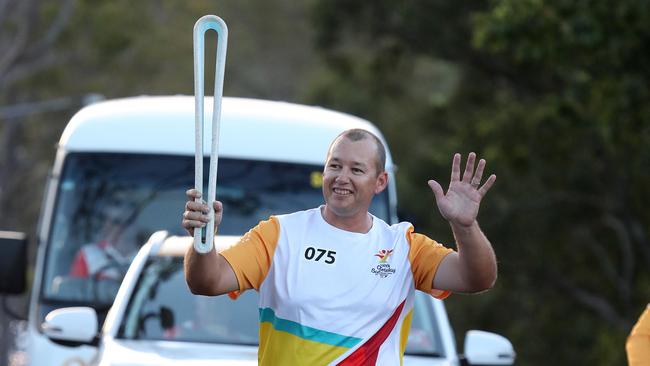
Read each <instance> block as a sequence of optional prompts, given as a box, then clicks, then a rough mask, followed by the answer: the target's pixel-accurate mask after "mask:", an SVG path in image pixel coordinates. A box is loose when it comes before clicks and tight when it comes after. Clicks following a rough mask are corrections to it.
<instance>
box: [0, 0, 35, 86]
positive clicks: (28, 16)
mask: <svg viewBox="0 0 650 366" xmlns="http://www.w3.org/2000/svg"><path fill="white" fill-rule="evenodd" d="M32 5H33V0H25V1H22V2H20V3H19V8H18V11H17V13H18V15H17V18H18V19H17V20H16V22H15V24H16V27H17V30H16V33H15V35H14V37H13V38H12V39H11V41H10V42H9V44H8V48H7V49H6V50H5V51H4V52H3V55H2V57H0V76H1V75H3V74H4V73H6V72H7V70H9V69H10V68H11V67H12V65H13V64H14V62H15V61H16V60H17V59H18V58H19V57H20V55H21V54H22V53H23V52H24V51H25V45H26V44H27V40H28V38H29V32H30V30H31V28H32V22H33V21H34V19H33V13H32V9H33V7H32Z"/></svg>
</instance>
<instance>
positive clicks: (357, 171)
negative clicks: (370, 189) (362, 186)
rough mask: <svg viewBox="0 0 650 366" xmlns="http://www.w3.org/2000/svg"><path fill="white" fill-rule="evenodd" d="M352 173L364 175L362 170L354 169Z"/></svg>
mask: <svg viewBox="0 0 650 366" xmlns="http://www.w3.org/2000/svg"><path fill="white" fill-rule="evenodd" d="M352 171H353V172H354V173H363V170H361V169H359V168H352Z"/></svg>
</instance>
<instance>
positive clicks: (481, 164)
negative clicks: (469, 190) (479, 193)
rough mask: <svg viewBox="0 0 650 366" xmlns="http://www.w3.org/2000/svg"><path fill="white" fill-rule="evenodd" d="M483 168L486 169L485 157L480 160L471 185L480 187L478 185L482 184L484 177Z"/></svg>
mask: <svg viewBox="0 0 650 366" xmlns="http://www.w3.org/2000/svg"><path fill="white" fill-rule="evenodd" d="M483 170H485V159H481V160H479V161H478V166H477V167H476V173H475V174H474V177H473V178H472V180H471V185H472V187H474V188H477V189H478V186H480V185H481V179H482V178H483Z"/></svg>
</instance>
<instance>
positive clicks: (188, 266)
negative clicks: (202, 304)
mask: <svg viewBox="0 0 650 366" xmlns="http://www.w3.org/2000/svg"><path fill="white" fill-rule="evenodd" d="M217 257H218V254H217V252H216V250H214V249H213V250H212V251H210V252H209V253H205V254H199V253H197V252H196V251H195V250H194V248H193V247H190V248H189V249H188V250H187V252H186V253H185V262H184V267H185V280H186V282H187V285H188V287H189V288H190V291H192V293H193V294H195V295H215V288H214V287H215V281H214V279H215V278H217V276H219V261H218V258H217Z"/></svg>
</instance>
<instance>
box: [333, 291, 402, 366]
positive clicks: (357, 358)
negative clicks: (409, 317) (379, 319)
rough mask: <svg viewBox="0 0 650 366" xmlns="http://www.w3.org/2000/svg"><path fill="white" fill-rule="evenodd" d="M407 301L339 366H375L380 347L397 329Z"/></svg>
mask: <svg viewBox="0 0 650 366" xmlns="http://www.w3.org/2000/svg"><path fill="white" fill-rule="evenodd" d="M405 302H406V300H404V301H402V303H401V304H399V306H398V307H397V309H395V312H393V315H391V317H390V318H389V319H388V320H387V321H386V323H385V324H384V325H383V326H382V327H381V328H379V330H378V331H377V333H375V334H374V335H373V336H372V337H370V339H368V341H367V342H366V343H364V344H363V345H361V347H359V348H357V349H356V350H355V351H354V352H352V353H351V354H350V355H349V356H348V357H346V358H345V359H344V360H343V361H341V362H339V364H338V365H339V366H361V365H374V364H376V363H377V356H379V347H381V345H382V344H384V341H386V338H388V335H389V334H390V332H392V331H393V328H395V324H397V319H399V316H400V314H401V313H402V308H404V303H405Z"/></svg>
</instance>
